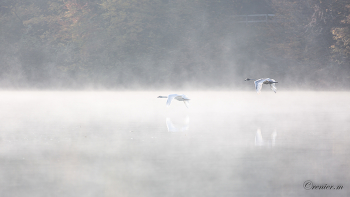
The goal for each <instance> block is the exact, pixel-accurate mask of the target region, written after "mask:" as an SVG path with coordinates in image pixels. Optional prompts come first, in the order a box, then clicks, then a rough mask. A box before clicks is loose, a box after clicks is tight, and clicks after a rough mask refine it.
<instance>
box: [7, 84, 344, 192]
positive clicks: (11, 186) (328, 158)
mask: <svg viewBox="0 0 350 197" xmlns="http://www.w3.org/2000/svg"><path fill="white" fill-rule="evenodd" d="M170 93H176V92H166V91H164V92H0V94H1V100H0V109H1V110H0V119H1V121H0V196H8V197H12V196H13V197H14V196H16V197H17V196H26V197H28V196H29V197H31V196H35V197H37V196H43V197H44V196H45V197H48V196H69V197H73V196H74V197H76V196H78V197H80V196H82V197H89V196H106V197H109V196H111V197H112V196H132V197H134V196H135V197H144V196H145V197H148V196H149V197H158V196H160V197H164V196H176V197H178V196H201V197H206V196H350V154H349V152H350V135H349V133H350V113H349V112H350V103H349V99H350V93H349V92H282V91H281V92H278V93H277V94H274V93H273V92H272V91H270V90H267V89H265V91H264V90H263V92H262V93H261V94H260V95H258V94H256V93H255V92H209V91H208V92H181V93H184V94H186V95H187V96H188V97H189V98H191V101H190V104H191V105H190V109H187V108H186V107H185V105H184V104H183V102H179V101H176V100H174V101H173V103H172V104H171V106H170V107H169V108H166V107H165V102H166V99H157V98H156V97H157V96H159V95H163V96H165V95H167V94H170ZM179 93H180V92H179ZM306 180H311V181H312V182H313V183H314V185H324V184H327V185H334V186H343V188H342V189H339V190H325V189H322V190H306V189H304V187H303V183H304V182H305V181H306Z"/></svg>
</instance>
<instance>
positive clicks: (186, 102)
mask: <svg viewBox="0 0 350 197" xmlns="http://www.w3.org/2000/svg"><path fill="white" fill-rule="evenodd" d="M184 103H185V105H186V107H187V108H190V102H189V101H188V100H184Z"/></svg>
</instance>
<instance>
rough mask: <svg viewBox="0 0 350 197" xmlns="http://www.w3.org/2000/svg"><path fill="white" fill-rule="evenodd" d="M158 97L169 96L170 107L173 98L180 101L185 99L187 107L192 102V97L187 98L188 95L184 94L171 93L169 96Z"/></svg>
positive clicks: (168, 103) (167, 104) (167, 102)
mask: <svg viewBox="0 0 350 197" xmlns="http://www.w3.org/2000/svg"><path fill="white" fill-rule="evenodd" d="M157 98H168V100H167V101H166V106H167V107H169V105H170V103H171V101H172V100H173V99H176V100H178V101H183V102H184V103H185V105H186V107H187V108H188V106H189V104H190V102H189V101H190V99H189V98H187V96H186V95H184V94H169V96H158V97H157Z"/></svg>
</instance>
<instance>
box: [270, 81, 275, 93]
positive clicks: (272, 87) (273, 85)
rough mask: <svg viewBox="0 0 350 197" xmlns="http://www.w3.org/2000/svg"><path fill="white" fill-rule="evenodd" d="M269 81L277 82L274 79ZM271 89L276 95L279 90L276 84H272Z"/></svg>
mask: <svg viewBox="0 0 350 197" xmlns="http://www.w3.org/2000/svg"><path fill="white" fill-rule="evenodd" d="M269 81H272V82H276V81H275V80H274V79H270V80H269ZM270 88H271V90H272V91H274V92H275V93H276V91H277V88H276V86H275V83H271V84H270Z"/></svg>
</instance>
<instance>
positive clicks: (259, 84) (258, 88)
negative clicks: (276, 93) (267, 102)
mask: <svg viewBox="0 0 350 197" xmlns="http://www.w3.org/2000/svg"><path fill="white" fill-rule="evenodd" d="M264 81H265V79H258V80H256V81H254V84H255V89H256V92H257V93H260V91H261V88H262V85H263V83H264Z"/></svg>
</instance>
